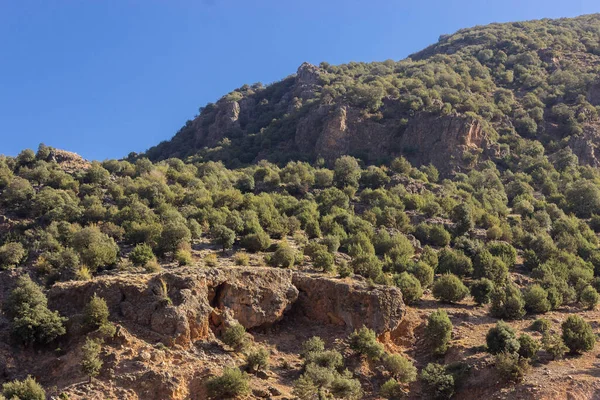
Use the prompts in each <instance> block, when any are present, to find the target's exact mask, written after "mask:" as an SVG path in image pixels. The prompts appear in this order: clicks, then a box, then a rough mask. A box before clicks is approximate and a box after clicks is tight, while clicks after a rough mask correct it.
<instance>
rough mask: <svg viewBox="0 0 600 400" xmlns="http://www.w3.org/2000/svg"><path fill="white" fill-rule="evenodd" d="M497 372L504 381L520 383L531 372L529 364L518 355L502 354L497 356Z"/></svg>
mask: <svg viewBox="0 0 600 400" xmlns="http://www.w3.org/2000/svg"><path fill="white" fill-rule="evenodd" d="M496 370H497V371H498V373H499V374H500V376H501V377H503V378H504V379H506V380H510V381H516V382H520V381H522V380H523V378H524V377H525V374H526V373H527V371H528V370H529V362H528V361H527V359H526V358H521V357H519V355H518V354H517V353H510V352H502V353H499V354H498V355H496Z"/></svg>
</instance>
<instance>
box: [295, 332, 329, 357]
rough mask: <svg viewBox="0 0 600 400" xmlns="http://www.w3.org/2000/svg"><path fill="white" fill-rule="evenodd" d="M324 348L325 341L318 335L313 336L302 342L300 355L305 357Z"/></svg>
mask: <svg viewBox="0 0 600 400" xmlns="http://www.w3.org/2000/svg"><path fill="white" fill-rule="evenodd" d="M324 350H325V342H324V341H323V339H321V338H320V337H318V336H313V337H311V338H310V339H308V340H307V341H306V342H304V343H303V344H302V353H300V354H301V356H302V357H304V358H306V357H307V356H308V354H310V353H320V352H322V351H324Z"/></svg>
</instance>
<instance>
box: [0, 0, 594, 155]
mask: <svg viewBox="0 0 600 400" xmlns="http://www.w3.org/2000/svg"><path fill="white" fill-rule="evenodd" d="M593 12H600V3H598V1H597V0H571V1H564V0H503V1H481V0H453V1H448V0H421V1H406V0H396V1H392V0H388V1H380V0H369V1H365V0H360V1H359V0H320V1H314V0H304V1H293V0H268V1H267V0H264V1H262V0H204V1H191V0H190V1H183V0H161V1H158V0H137V1H133V0H115V1H112V0H102V1H101V0H80V1H76V0H55V1H46V0H44V1H42V0H39V1H33V0H19V1H10V0H0V153H2V154H8V155H16V154H17V153H18V152H19V151H20V150H22V149H24V148H27V147H29V148H34V149H35V148H37V145H38V144H39V143H40V142H44V143H46V144H47V145H50V146H54V147H59V148H64V149H68V150H71V151H75V152H77V153H79V154H81V155H83V156H84V157H86V158H89V159H99V160H103V159H106V158H120V157H124V156H126V155H127V154H128V153H129V152H131V151H137V152H141V151H144V150H145V149H147V148H148V147H150V146H152V145H154V144H157V143H158V142H160V141H161V140H166V139H169V138H170V137H171V136H173V135H174V134H175V132H176V131H177V130H178V129H179V128H180V127H181V126H182V125H183V124H184V123H185V121H186V120H187V119H191V118H193V117H194V116H195V115H196V113H197V110H198V107H200V106H203V105H204V104H206V103H207V102H211V101H215V100H217V99H218V98H219V97H221V96H222V95H224V94H226V93H227V92H229V91H231V90H233V89H235V88H236V87H239V86H241V85H242V84H244V83H254V82H263V83H269V82H273V81H276V80H279V79H281V78H283V77H285V76H287V75H289V74H291V73H294V72H295V71H296V69H297V67H298V66H299V65H300V64H301V63H302V62H304V61H308V62H311V63H314V64H318V63H319V62H321V61H327V62H329V63H332V64H339V63H345V62H349V61H375V60H386V59H390V58H391V59H395V60H398V59H402V58H405V57H406V56H407V55H409V54H410V53H412V52H415V51H418V50H420V49H421V48H423V47H425V46H427V45H429V44H431V43H433V42H435V41H436V40H437V38H438V37H439V35H440V34H445V33H452V32H454V31H456V30H457V29H460V28H464V27H469V26H473V25H481V24H487V23H490V22H505V21H517V20H526V19H538V18H544V17H548V18H557V17H572V16H576V15H581V14H588V13H593Z"/></svg>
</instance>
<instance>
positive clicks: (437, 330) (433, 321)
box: [425, 310, 452, 354]
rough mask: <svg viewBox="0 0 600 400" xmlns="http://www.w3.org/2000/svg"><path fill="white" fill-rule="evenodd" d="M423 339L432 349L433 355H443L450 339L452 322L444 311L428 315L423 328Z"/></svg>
mask: <svg viewBox="0 0 600 400" xmlns="http://www.w3.org/2000/svg"><path fill="white" fill-rule="evenodd" d="M425 338H426V339H427V342H428V343H429V345H430V346H431V348H432V349H433V353H434V354H444V353H446V351H447V350H448V343H449V342H450V339H451V338H452V322H451V321H450V318H448V314H447V313H446V311H444V310H437V311H434V312H432V313H431V314H429V317H428V319H427V326H426V327H425Z"/></svg>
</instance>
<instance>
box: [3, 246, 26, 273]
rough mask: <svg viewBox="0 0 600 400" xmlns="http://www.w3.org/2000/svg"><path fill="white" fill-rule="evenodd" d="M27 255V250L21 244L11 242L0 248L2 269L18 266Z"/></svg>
mask: <svg viewBox="0 0 600 400" xmlns="http://www.w3.org/2000/svg"><path fill="white" fill-rule="evenodd" d="M25 254H26V253H25V248H23V245H22V244H21V243H15V242H9V243H6V244H4V245H2V246H0V268H7V267H10V266H16V265H18V264H19V263H20V262H21V260H23V258H24V257H25Z"/></svg>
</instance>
